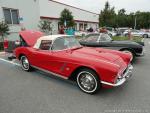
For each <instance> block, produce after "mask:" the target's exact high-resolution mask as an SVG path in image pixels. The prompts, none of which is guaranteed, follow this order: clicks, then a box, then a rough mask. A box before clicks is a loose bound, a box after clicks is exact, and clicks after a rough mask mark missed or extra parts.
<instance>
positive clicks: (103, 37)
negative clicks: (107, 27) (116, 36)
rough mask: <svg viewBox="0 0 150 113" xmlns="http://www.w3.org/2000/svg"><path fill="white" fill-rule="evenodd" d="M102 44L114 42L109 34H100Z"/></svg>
mask: <svg viewBox="0 0 150 113" xmlns="http://www.w3.org/2000/svg"><path fill="white" fill-rule="evenodd" d="M99 41H100V42H101V41H107V42H108V41H112V39H111V37H110V36H109V35H108V34H105V33H101V34H100V40H99Z"/></svg>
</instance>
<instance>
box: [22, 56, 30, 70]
mask: <svg viewBox="0 0 150 113" xmlns="http://www.w3.org/2000/svg"><path fill="white" fill-rule="evenodd" d="M21 62H22V66H23V68H24V69H25V70H28V69H29V61H28V59H27V58H26V57H25V56H23V57H21Z"/></svg>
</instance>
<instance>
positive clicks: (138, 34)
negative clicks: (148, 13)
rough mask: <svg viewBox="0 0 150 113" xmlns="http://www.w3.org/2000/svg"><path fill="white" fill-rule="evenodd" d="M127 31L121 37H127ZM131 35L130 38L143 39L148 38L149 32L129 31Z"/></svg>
mask: <svg viewBox="0 0 150 113" xmlns="http://www.w3.org/2000/svg"><path fill="white" fill-rule="evenodd" d="M128 33H129V30H126V31H125V32H124V33H123V35H124V36H128ZM131 35H132V36H139V37H143V38H148V37H150V32H144V31H140V30H131Z"/></svg>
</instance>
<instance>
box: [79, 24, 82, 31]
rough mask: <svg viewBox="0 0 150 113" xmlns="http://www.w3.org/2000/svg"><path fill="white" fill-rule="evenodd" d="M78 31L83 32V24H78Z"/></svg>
mask: <svg viewBox="0 0 150 113" xmlns="http://www.w3.org/2000/svg"><path fill="white" fill-rule="evenodd" d="M79 30H80V31H83V23H80V24H79Z"/></svg>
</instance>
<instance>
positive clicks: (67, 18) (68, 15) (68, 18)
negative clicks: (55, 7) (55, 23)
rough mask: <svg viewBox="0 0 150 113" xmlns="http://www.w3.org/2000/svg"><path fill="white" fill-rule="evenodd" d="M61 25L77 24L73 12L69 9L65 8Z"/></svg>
mask: <svg viewBox="0 0 150 113" xmlns="http://www.w3.org/2000/svg"><path fill="white" fill-rule="evenodd" d="M60 25H63V26H65V27H73V26H74V25H75V22H74V17H73V15H72V12H70V11H69V10H68V9H64V10H63V11H62V12H61V14H60Z"/></svg>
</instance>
